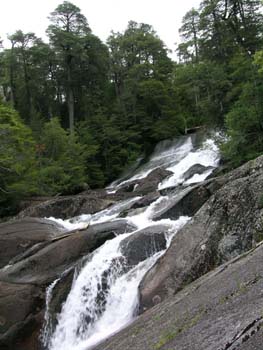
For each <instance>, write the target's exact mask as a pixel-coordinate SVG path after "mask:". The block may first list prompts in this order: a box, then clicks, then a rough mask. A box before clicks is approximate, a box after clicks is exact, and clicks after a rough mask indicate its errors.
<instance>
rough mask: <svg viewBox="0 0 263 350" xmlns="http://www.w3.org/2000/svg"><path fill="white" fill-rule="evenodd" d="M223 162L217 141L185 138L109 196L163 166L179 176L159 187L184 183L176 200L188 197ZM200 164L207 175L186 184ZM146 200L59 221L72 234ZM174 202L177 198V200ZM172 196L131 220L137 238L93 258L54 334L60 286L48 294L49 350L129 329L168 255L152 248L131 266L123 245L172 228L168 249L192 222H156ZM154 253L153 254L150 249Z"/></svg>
mask: <svg viewBox="0 0 263 350" xmlns="http://www.w3.org/2000/svg"><path fill="white" fill-rule="evenodd" d="M218 163H219V150H218V147H217V146H216V144H215V142H214V140H213V139H207V140H205V142H203V144H201V146H199V147H196V146H195V143H194V141H193V136H191V137H190V136H185V137H183V138H181V139H180V140H179V141H178V140H177V141H173V142H168V143H167V142H166V143H165V142H164V143H162V144H160V145H159V146H158V147H157V148H156V150H155V152H154V154H153V155H152V157H151V158H150V159H149V162H147V163H146V164H144V165H143V166H141V167H139V168H138V170H137V172H135V173H132V174H131V177H130V178H129V179H127V176H126V178H125V180H120V181H118V182H115V183H114V184H112V185H111V186H110V188H109V191H111V192H114V191H116V190H117V189H118V188H119V187H121V186H123V184H124V183H127V182H129V181H133V180H135V179H141V178H144V177H146V176H147V175H148V174H149V173H150V172H151V171H152V170H154V169H155V168H157V167H160V166H161V167H163V168H165V169H168V170H171V171H172V172H173V175H172V176H170V177H169V178H168V179H165V180H164V181H163V182H162V183H160V184H159V189H166V188H168V187H174V186H177V185H178V184H182V185H183V186H181V187H182V188H181V189H180V188H179V189H178V191H177V192H176V193H175V194H173V196H180V195H182V191H184V190H185V189H186V188H187V186H190V185H191V184H192V183H196V182H200V181H203V180H204V179H205V178H206V177H207V176H208V175H209V174H211V172H212V171H213V169H214V168H215V167H217V166H218ZM196 164H198V165H200V166H201V167H203V168H201V169H203V170H202V171H201V172H200V171H198V173H194V170H193V174H192V173H191V174H192V176H190V177H189V176H188V178H187V179H186V177H185V174H186V172H187V171H188V170H189V169H190V168H191V167H193V166H194V165H196ZM140 199H141V197H133V198H128V199H125V200H123V201H120V202H118V203H117V204H114V205H112V206H111V207H110V208H108V209H106V210H103V211H101V212H99V213H96V214H94V215H86V214H83V215H81V216H79V217H76V218H72V219H70V220H65V221H63V220H61V219H54V218H53V220H55V221H57V222H59V223H60V224H63V225H64V227H65V228H67V229H69V230H72V229H75V228H81V227H85V225H86V226H87V224H89V225H92V224H94V223H101V222H106V221H114V220H116V219H117V218H118V217H119V215H120V214H121V213H122V212H123V211H125V210H129V209H130V208H131V206H132V205H133V204H134V203H135V202H136V201H139V200H140ZM173 200H174V198H173ZM170 201H171V197H170V196H169V195H167V196H161V197H159V198H158V199H157V200H155V201H154V202H153V203H152V204H151V205H149V206H148V207H147V208H146V209H145V210H143V211H141V212H140V213H139V214H136V215H132V216H129V217H127V220H128V222H130V223H131V224H132V225H133V226H135V227H136V229H135V231H133V232H131V233H124V234H122V235H119V236H116V237H115V238H113V239H112V240H109V241H106V243H105V244H104V245H103V246H101V247H100V248H98V249H97V250H96V251H94V252H93V253H92V254H90V255H89V256H88V258H87V259H86V260H85V261H86V262H85V263H84V264H83V267H82V268H81V269H80V271H78V273H77V274H76V278H75V279H74V282H73V284H72V288H71V291H70V293H69V295H68V297H67V300H66V301H65V303H64V305H63V307H62V311H61V313H60V315H59V316H58V323H57V326H56V328H55V330H54V332H53V334H52V335H50V331H49V329H50V328H49V326H48V323H49V316H48V311H49V310H48V305H49V301H50V298H51V294H52V290H53V288H54V286H55V284H56V283H57V281H54V282H53V284H52V285H51V286H50V287H49V288H48V290H47V308H46V316H45V319H46V328H45V329H44V331H43V334H42V340H43V343H44V345H45V346H47V348H48V349H49V350H87V349H89V348H91V347H92V346H94V344H96V343H98V342H101V341H102V340H103V339H105V338H106V337H108V336H110V335H111V334H114V333H116V332H117V331H119V330H120V329H121V328H123V327H125V326H126V325H127V324H129V323H130V322H131V321H132V320H133V319H134V317H136V312H137V309H138V286H139V284H140V282H141V280H142V279H143V277H144V275H145V274H146V272H147V271H148V270H149V269H150V268H151V267H152V266H153V264H154V263H155V262H156V261H157V260H158V259H159V258H160V257H161V256H162V255H163V254H164V253H165V250H162V251H159V252H158V251H156V249H155V246H154V242H153V247H149V252H151V253H149V254H148V253H147V258H146V259H145V258H144V259H145V260H143V261H140V262H139V263H138V264H137V265H136V266H129V265H128V263H127V260H126V257H125V255H124V254H123V252H122V249H121V242H122V241H123V240H126V239H128V238H131V237H132V236H133V235H136V233H137V232H138V231H139V230H142V229H145V228H149V227H151V226H155V225H161V226H162V227H165V228H167V229H166V242H167V244H166V245H167V248H168V246H169V245H170V243H171V240H172V237H173V236H174V235H175V234H176V232H177V231H178V230H179V229H180V228H181V227H183V226H184V225H185V224H186V223H187V222H188V221H189V220H190V218H189V217H179V218H178V219H177V220H171V219H161V220H156V221H154V218H155V217H158V213H161V212H162V211H164V210H165V209H166V208H168V207H169V205H170ZM147 251H148V249H147Z"/></svg>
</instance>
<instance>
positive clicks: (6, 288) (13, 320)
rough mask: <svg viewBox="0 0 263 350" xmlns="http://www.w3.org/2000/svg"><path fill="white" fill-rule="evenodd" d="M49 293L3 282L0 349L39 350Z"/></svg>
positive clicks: (0, 295) (0, 284) (1, 287)
mask: <svg viewBox="0 0 263 350" xmlns="http://www.w3.org/2000/svg"><path fill="white" fill-rule="evenodd" d="M44 305H45V293H44V292H43V291H42V290H41V288H39V287H36V286H33V285H29V284H19V285H18V284H13V283H5V282H2V281H0V349H1V350H14V349H16V350H18V349H19V350H31V349H32V350H33V349H39V341H38V335H39V331H40V328H41V326H42V322H43V314H42V313H41V310H42V309H43V307H44Z"/></svg>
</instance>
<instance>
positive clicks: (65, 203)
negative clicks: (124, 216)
mask: <svg viewBox="0 0 263 350" xmlns="http://www.w3.org/2000/svg"><path fill="white" fill-rule="evenodd" d="M104 196H105V198H104V197H102V194H101V193H100V192H99V193H97V192H95V191H94V192H92V193H90V192H88V193H87V194H79V195H75V196H63V197H57V198H53V199H51V200H48V201H46V202H43V203H40V204H38V205H34V206H31V207H29V208H27V209H25V210H23V211H21V212H20V213H19V214H18V218H24V217H27V216H31V217H38V218H42V217H55V218H61V219H69V218H72V217H74V216H78V215H81V214H94V213H96V212H98V211H100V210H103V209H105V208H107V207H108V206H109V205H110V204H112V203H113V201H112V200H110V199H107V198H106V197H107V196H106V194H104Z"/></svg>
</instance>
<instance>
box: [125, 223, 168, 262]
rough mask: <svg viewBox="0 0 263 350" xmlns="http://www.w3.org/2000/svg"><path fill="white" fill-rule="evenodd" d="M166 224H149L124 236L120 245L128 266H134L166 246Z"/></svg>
mask: <svg viewBox="0 0 263 350" xmlns="http://www.w3.org/2000/svg"><path fill="white" fill-rule="evenodd" d="M167 231H168V227H167V226H164V225H163V226H161V225H156V226H150V227H147V228H145V229H142V230H139V231H137V232H136V233H134V234H133V235H131V236H129V237H127V238H125V239H124V240H123V241H122V242H121V245H120V248H121V252H122V254H123V256H124V257H125V258H126V263H127V265H128V266H135V265H137V264H138V263H139V262H141V261H143V260H145V259H147V258H149V257H150V256H152V255H154V254H155V253H157V252H159V251H161V250H164V249H165V248H166V238H165V235H166V234H167Z"/></svg>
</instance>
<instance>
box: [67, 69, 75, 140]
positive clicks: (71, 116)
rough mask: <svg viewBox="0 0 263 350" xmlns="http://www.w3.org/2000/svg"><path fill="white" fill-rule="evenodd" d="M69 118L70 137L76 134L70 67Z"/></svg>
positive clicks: (69, 71)
mask: <svg viewBox="0 0 263 350" xmlns="http://www.w3.org/2000/svg"><path fill="white" fill-rule="evenodd" d="M67 103H68V116H69V131H70V135H73V134H74V95H73V89H72V83H71V68H70V66H68V96H67Z"/></svg>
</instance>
